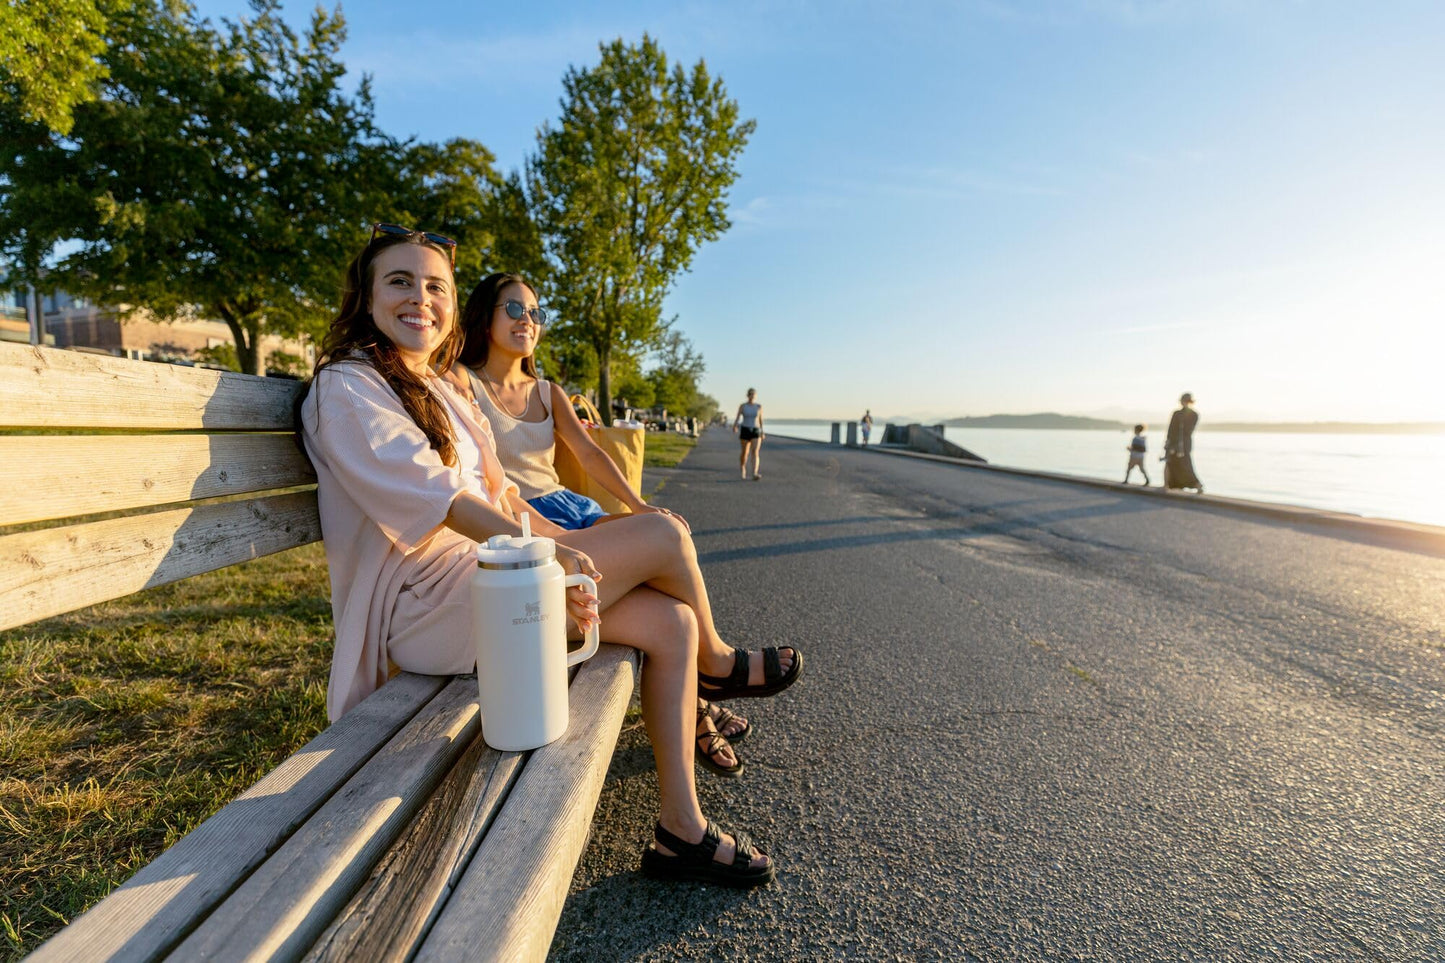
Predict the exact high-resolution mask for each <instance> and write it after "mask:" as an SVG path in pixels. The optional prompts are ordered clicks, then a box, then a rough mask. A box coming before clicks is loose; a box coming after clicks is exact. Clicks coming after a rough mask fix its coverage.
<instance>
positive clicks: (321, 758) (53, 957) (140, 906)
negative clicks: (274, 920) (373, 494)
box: [30, 672, 448, 963]
mask: <svg viewBox="0 0 1445 963" xmlns="http://www.w3.org/2000/svg"><path fill="white" fill-rule="evenodd" d="M447 681H448V679H447V678H445V677H442V676H425V675H413V674H411V673H406V672H404V673H401V674H400V675H398V676H397V677H396V678H394V679H392V680H391V681H390V682H388V683H387V684H386V685H384V686H382V687H381V689H379V690H378V691H376V692H375V693H373V694H372V695H371V697H370V698H368V699H366V700H364V701H363V702H362V703H361V704H360V705H358V706H357V707H356V708H355V709H353V710H352V711H350V712H348V713H347V714H346V715H345V716H343V717H342V718H341V719H339V720H338V721H337V722H336V723H335V724H333V725H331V726H329V727H328V728H327V729H325V730H324V731H323V732H322V733H321V734H320V735H318V736H317V737H316V738H314V739H312V740H311V741H310V742H308V743H307V744H306V745H305V746H303V747H302V748H301V749H300V750H298V751H297V752H296V753H295V754H294V755H292V756H291V757H290V758H289V759H287V760H286V761H285V762H283V763H282V764H281V765H280V766H279V767H277V768H276V769H275V770H273V771H272V772H270V773H269V774H267V775H266V776H265V777H264V778H263V779H261V781H260V782H258V783H256V785H254V786H252V787H251V788H250V789H248V790H247V791H246V792H244V793H242V794H241V795H240V796H238V797H237V798H236V799H235V800H233V801H232V802H231V803H229V804H228V805H226V806H225V807H223V808H222V809H221V810H220V811H218V812H217V813H216V814H215V815H213V816H211V818H209V819H207V820H206V821H205V822H203V823H201V824H200V825H199V826H197V827H196V828H195V829H193V830H191V832H189V833H187V834H186V835H185V836H183V837H182V838H181V839H180V840H178V841H177V842H176V844H175V845H174V846H172V847H171V848H170V849H168V850H166V851H165V852H164V853H162V854H161V855H160V857H158V858H157V859H156V860H155V861H153V862H151V863H150V864H148V865H147V866H145V867H143V868H142V869H141V870H140V871H139V872H137V873H136V874H135V875H134V876H132V877H131V878H130V879H129V880H127V881H126V882H125V884H124V885H122V886H121V887H119V888H118V889H116V890H115V891H114V892H112V893H111V894H110V895H109V896H107V897H106V898H105V899H103V900H101V901H100V902H99V903H97V904H96V905H95V906H93V907H91V908H90V910H89V911H87V912H86V913H85V914H84V915H82V916H80V917H79V918H77V919H76V920H75V921H74V922H72V923H71V924H70V925H69V926H67V927H66V928H65V929H63V930H61V931H60V932H59V933H57V934H55V936H54V937H52V938H51V939H50V940H49V941H48V942H47V943H45V944H44V945H43V946H41V947H40V948H39V949H38V950H36V951H35V954H34V955H33V956H31V957H30V959H31V960H33V961H35V963H52V961H53V963H61V961H64V963H72V961H90V960H116V961H130V960H151V959H156V958H158V957H159V956H160V955H162V954H164V953H166V952H168V951H170V949H171V948H172V947H174V946H175V945H176V944H177V943H179V942H180V941H181V939H182V938H184V937H185V936H186V934H187V933H189V932H190V931H191V929H192V928H194V926H195V925H196V923H197V922H198V921H199V920H200V919H201V917H203V916H204V915H205V914H207V913H209V912H210V911H211V910H212V909H213V908H214V907H215V905H216V904H217V903H219V902H220V901H221V900H222V899H224V898H225V897H226V896H227V895H228V894H229V893H231V892H232V891H233V890H234V889H235V888H236V887H237V886H238V885H239V884H240V882H241V881H242V880H243V879H245V878H246V877H247V876H248V875H249V874H250V873H251V872H252V870H254V869H255V868H256V866H258V865H259V864H260V863H261V862H262V860H264V859H265V858H266V856H268V855H269V854H271V853H273V852H275V851H276V849H277V847H278V846H280V845H281V843H282V842H283V841H284V840H285V839H286V838H287V837H288V836H289V835H290V834H291V833H292V832H293V831H294V830H295V828H296V827H297V826H299V825H300V824H301V823H303V822H304V821H305V820H306V819H308V818H309V817H310V816H311V814H312V813H314V812H316V810H317V809H319V808H320V807H321V805H322V804H323V803H325V802H326V800H328V799H330V798H331V796H332V794H333V793H335V792H336V790H337V788H338V787H339V786H341V785H342V784H344V783H345V782H346V780H348V779H350V778H351V776H352V775H353V774H354V773H355V772H356V771H357V770H358V769H360V768H361V766H362V765H363V764H364V763H365V762H366V760H367V759H369V758H370V757H371V756H372V755H373V754H374V753H375V752H376V751H377V749H378V748H379V747H380V746H382V745H385V744H386V742H387V741H388V740H390V739H391V738H392V737H393V736H395V735H396V733H397V732H399V731H400V730H401V728H402V727H403V726H404V725H406V723H407V722H408V721H409V720H411V719H412V717H413V716H415V715H416V714H417V713H418V711H420V710H421V708H422V707H423V706H425V705H426V704H427V703H428V702H430V701H431V700H432V699H433V697H435V696H436V694H437V693H438V692H440V691H441V690H442V686H443V685H445V684H446V683H447Z"/></svg>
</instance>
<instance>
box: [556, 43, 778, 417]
mask: <svg viewBox="0 0 1445 963" xmlns="http://www.w3.org/2000/svg"><path fill="white" fill-rule="evenodd" d="M600 50H601V60H600V62H599V63H598V64H597V66H595V67H592V68H589V69H584V70H579V69H577V68H575V67H573V68H569V69H568V71H567V74H566V75H565V76H564V77H563V81H562V84H563V90H564V97H563V99H562V102H561V107H562V115H561V117H560V119H559V121H558V123H557V126H556V127H552V126H550V125H544V126H543V127H542V129H541V130H540V131H539V132H538V135H537V140H538V152H537V154H536V155H535V156H533V157H532V158H529V160H528V163H527V187H528V193H529V195H530V199H531V202H532V209H533V214H534V217H535V219H536V222H537V226H538V229H539V230H540V231H541V235H542V238H543V239H544V241H545V242H546V246H547V257H548V260H549V262H550V263H551V266H552V272H553V277H552V282H551V290H552V292H553V297H552V303H553V306H554V307H555V308H557V309H558V310H559V311H560V314H561V317H562V320H563V323H562V325H561V326H560V327H559V329H558V334H559V335H560V336H564V337H570V338H576V339H577V340H579V341H581V342H583V343H585V344H587V345H589V346H590V347H591V349H592V352H593V354H595V356H596V360H597V369H598V370H597V387H598V392H597V394H598V398H599V400H600V401H601V403H600V404H599V405H598V407H599V408H600V409H601V411H602V415H603V417H604V418H605V419H606V420H607V421H608V423H609V424H610V423H611V418H612V411H611V405H610V403H609V402H610V399H611V396H612V391H611V366H612V362H613V357H614V353H615V352H619V351H620V352H623V353H630V354H633V355H634V356H635V355H636V354H638V353H640V352H642V351H644V350H646V349H648V348H650V347H652V346H653V345H655V344H656V343H657V340H658V338H659V337H660V336H661V335H662V334H663V333H665V330H666V326H665V325H664V323H663V321H662V316H661V306H662V299H663V296H664V295H665V294H666V293H667V291H668V290H669V289H670V288H671V286H672V284H673V283H674V281H675V279H676V277H677V275H678V274H679V273H680V272H682V271H685V270H687V269H688V267H689V266H690V264H691V263H692V258H693V256H694V255H695V254H696V252H697V250H698V248H699V247H700V246H701V245H702V244H703V243H704V242H706V241H711V240H714V239H716V238H718V237H720V236H721V235H722V233H723V232H724V231H726V230H727V228H728V227H729V226H730V225H729V222H728V218H727V206H726V199H727V191H728V188H729V187H731V185H732V183H733V181H734V180H735V179H736V178H737V170H736V166H735V165H736V162H737V159H738V157H739V156H740V155H741V153H742V150H743V147H744V146H745V145H746V143H747V140H748V137H749V136H750V135H751V134H752V132H753V129H754V126H755V125H754V122H753V121H751V120H747V121H744V120H740V119H739V115H738V105H737V102H736V101H734V100H731V99H729V98H728V96H727V92H726V90H725V89H724V87H723V84H722V81H721V80H719V79H713V78H712V77H710V76H709V75H708V71H707V66H706V64H705V63H704V62H702V61H698V62H697V64H695V65H694V66H693V67H692V69H691V70H690V71H688V70H684V69H683V68H682V67H681V66H680V65H679V66H677V67H675V68H673V69H672V70H669V69H668V63H667V56H666V55H665V54H664V53H663V51H662V49H661V48H660V47H659V46H658V45H657V43H656V42H655V41H654V40H652V38H651V37H648V36H646V35H644V36H643V38H642V42H641V43H640V44H637V45H627V44H624V43H623V42H622V41H621V40H616V41H613V42H612V43H610V44H603V45H601V46H600Z"/></svg>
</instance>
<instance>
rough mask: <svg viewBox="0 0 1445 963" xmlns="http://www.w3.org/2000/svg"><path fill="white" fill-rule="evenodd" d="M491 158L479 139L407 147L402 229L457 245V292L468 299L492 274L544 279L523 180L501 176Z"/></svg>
mask: <svg viewBox="0 0 1445 963" xmlns="http://www.w3.org/2000/svg"><path fill="white" fill-rule="evenodd" d="M494 161H495V157H494V156H493V154H492V152H491V151H490V150H488V149H487V148H486V147H484V146H483V145H482V144H480V143H478V142H477V141H474V140H465V139H462V138H457V139H454V140H449V141H447V142H446V143H445V144H442V145H436V144H413V145H407V146H406V148H405V149H404V153H403V155H402V161H401V164H402V168H403V173H402V179H403V184H402V186H401V188H400V190H399V191H398V192H397V194H396V197H397V198H398V200H399V201H400V202H403V203H404V204H405V209H404V210H403V211H402V212H400V213H399V214H398V215H397V216H398V217H399V218H401V221H400V222H401V223H403V224H405V225H407V226H410V227H415V228H418V229H420V230H430V231H437V232H440V233H442V234H445V235H447V236H448V237H451V238H453V239H455V240H456V242H457V255H456V256H457V265H456V268H457V271H456V273H457V287H458V290H459V291H460V292H461V295H462V298H463V300H465V298H466V295H467V292H468V291H470V290H471V289H472V288H473V287H474V286H475V285H476V283H477V282H478V281H480V280H481V279H482V278H484V277H486V276H487V275H488V274H491V273H493V272H495V271H516V272H519V273H521V274H523V275H524V276H526V277H527V278H529V279H532V281H533V283H534V284H539V285H540V284H541V283H542V282H543V281H545V279H546V274H547V264H546V260H545V259H544V257H543V255H542V241H541V236H540V235H539V234H538V233H537V228H536V225H535V224H534V223H533V222H532V217H531V214H530V212H529V211H528V210H527V202H526V196H525V194H524V193H523V191H522V186H521V178H520V175H518V174H513V175H512V176H511V177H510V178H505V177H503V176H502V175H501V174H500V173H498V171H497V169H496V167H495V166H494Z"/></svg>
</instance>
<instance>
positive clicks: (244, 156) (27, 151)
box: [0, 0, 401, 373]
mask: <svg viewBox="0 0 1445 963" xmlns="http://www.w3.org/2000/svg"><path fill="white" fill-rule="evenodd" d="M344 36H345V28H344V23H343V21H342V19H341V17H340V15H339V14H327V13H326V12H324V11H322V10H319V9H318V10H317V11H316V12H315V13H314V15H313V17H312V20H311V23H310V26H309V28H308V29H307V31H306V32H305V34H304V36H302V37H298V36H297V35H296V33H295V32H294V31H292V30H291V29H290V28H289V27H288V26H287V25H286V24H285V22H284V21H283V20H282V19H281V17H280V13H279V5H278V3H277V2H276V0H253V3H252V16H251V17H250V18H249V19H246V20H242V21H238V22H232V21H223V27H222V28H221V29H215V28H213V27H212V26H211V25H210V24H209V22H207V21H201V20H198V19H197V18H196V17H195V15H194V13H193V12H192V11H191V10H190V9H189V8H188V7H186V6H185V5H183V4H172V3H169V2H166V0H141V2H139V3H138V4H137V5H136V6H135V7H134V8H132V9H130V10H127V11H123V12H122V13H120V14H118V15H117V16H116V18H115V20H114V22H113V23H112V38H111V43H110V46H109V47H108V48H107V49H106V51H105V53H104V54H103V60H104V63H105V67H106V68H107V70H108V72H109V75H108V77H107V79H106V80H105V81H104V83H103V84H102V88H101V91H100V95H99V97H98V99H97V100H96V101H94V102H92V103H86V104H81V105H80V106H78V107H77V108H76V110H75V124H74V127H73V128H72V130H71V132H70V134H69V136H68V137H63V138H62V137H59V136H56V135H54V134H53V133H52V132H50V131H49V130H47V129H46V128H44V127H43V126H42V125H40V124H38V123H36V122H34V121H27V120H26V119H25V117H24V115H23V114H21V113H20V112H19V111H18V109H16V108H14V107H10V106H7V105H0V134H3V139H4V140H5V141H6V142H7V143H10V142H13V143H15V144H16V145H17V152H16V154H15V155H14V156H13V157H11V156H10V155H9V152H5V153H4V154H0V254H8V255H10V256H11V258H12V259H13V261H14V262H15V263H16V264H17V268H18V269H17V272H16V273H17V274H18V275H20V278H21V280H26V281H30V282H31V283H34V282H35V281H36V280H37V279H38V277H39V275H40V274H41V272H42V271H45V270H46V269H47V268H49V272H48V275H47V278H46V281H47V285H48V286H49V287H52V288H53V287H60V288H64V289H66V290H70V291H73V292H75V293H78V294H83V295H86V296H87V297H89V298H91V299H92V300H95V301H99V302H102V303H109V304H116V305H121V306H126V307H128V308H129V309H131V310H138V309H142V308H143V309H145V310H148V311H150V312H151V313H153V314H155V315H156V316H158V317H161V318H165V319H169V318H176V317H183V316H187V315H189V314H193V313H196V312H200V313H202V314H204V315H207V316H211V317H215V318H219V319H220V320H222V321H224V322H225V323H226V324H227V326H228V327H229V328H230V329H231V333H232V336H233V337H234V339H235V342H236V353H237V359H238V362H239V364H240V366H241V368H242V369H243V370H245V371H249V372H253V373H260V372H261V370H262V367H263V361H264V359H263V358H262V353H261V338H262V336H263V335H264V334H265V333H267V332H273V333H276V334H281V335H289V336H295V335H298V334H302V333H311V334H313V335H315V334H318V333H319V332H320V331H322V330H324V328H325V325H326V323H327V321H328V320H329V317H330V315H331V313H332V312H333V311H334V310H335V304H336V300H337V293H338V286H339V284H338V282H339V279H340V277H341V276H342V272H343V270H344V266H345V262H346V258H347V257H348V256H349V255H350V253H351V252H352V251H354V250H355V249H356V248H357V247H358V246H359V245H360V243H361V242H362V241H364V240H365V237H366V233H365V232H366V230H367V228H366V225H363V224H361V223H358V222H355V221H353V220H351V219H350V218H349V216H348V215H349V214H350V212H354V211H377V212H379V213H380V214H382V215H383V216H384V215H385V213H386V212H387V205H388V204H390V203H391V201H390V199H391V198H392V197H394V196H396V188H397V186H398V184H399V183H400V177H401V174H400V169H399V164H400V161H399V153H400V147H399V145H397V144H396V143H395V142H394V141H392V140H391V139H389V138H386V137H385V136H384V135H382V134H381V133H380V132H379V131H377V130H376V128H375V126H374V124H373V122H372V116H373V111H372V104H371V97H370V92H369V88H368V83H367V81H366V80H363V81H362V83H361V85H360V87H359V89H358V91H357V93H356V95H355V96H354V97H351V96H347V95H346V94H345V93H344V92H343V91H342V90H341V89H340V81H341V78H342V76H343V74H344V73H345V67H344V66H343V65H342V64H341V63H340V61H339V60H338V59H337V53H338V51H339V48H340V45H341V43H342V40H343V39H344ZM62 242H66V248H68V250H66V253H63V254H61V255H59V256H54V252H55V251H56V248H57V245H59V244H61V243H62ZM63 250H65V249H63Z"/></svg>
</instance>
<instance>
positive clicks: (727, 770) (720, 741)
mask: <svg viewBox="0 0 1445 963" xmlns="http://www.w3.org/2000/svg"><path fill="white" fill-rule="evenodd" d="M704 719H706V720H707V724H708V726H709V727H710V728H708V729H704V730H703V732H702V734H701V735H699V736H698V737H697V738H696V739H694V740H693V742H694V743H695V744H696V745H697V752H696V753H695V754H694V758H695V759H697V762H698V765H700V766H702V767H703V768H704V769H707V770H708V771H710V772H715V773H717V774H718V775H719V776H727V777H728V778H729V779H731V778H734V777H736V776H741V775H742V774H743V760H742V757H741V756H739V755H738V753H737V750H736V749H733V748H732V744H731V743H730V742H728V739H727V736H724V735H723V734H722V733H721V732H718V731H717V726H716V725H715V724H714V723H713V721H712V717H711V716H709V715H708V714H707V707H706V706H704V707H703V708H701V709H699V710H697V723H698V725H702V722H703V720H704ZM724 749H732V754H733V764H732V765H731V766H725V765H723V764H722V763H720V762H718V761H717V760H716V759H714V758H713V757H714V756H716V755H717V754H718V753H720V752H722V751H723V750H724ZM669 848H670V847H669Z"/></svg>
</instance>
